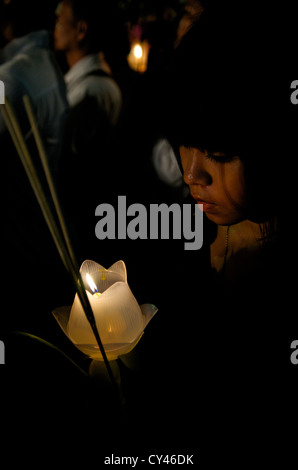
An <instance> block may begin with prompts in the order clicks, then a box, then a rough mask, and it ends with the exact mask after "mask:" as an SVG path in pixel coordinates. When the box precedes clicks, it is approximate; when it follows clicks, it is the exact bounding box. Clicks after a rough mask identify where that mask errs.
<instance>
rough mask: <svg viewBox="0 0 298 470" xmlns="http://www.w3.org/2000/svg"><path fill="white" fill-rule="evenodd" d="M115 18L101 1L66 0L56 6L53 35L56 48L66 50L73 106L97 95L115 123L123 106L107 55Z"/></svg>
mask: <svg viewBox="0 0 298 470" xmlns="http://www.w3.org/2000/svg"><path fill="white" fill-rule="evenodd" d="M101 3H102V2H101ZM112 21H113V17H112V16H111V13H110V9H109V8H108V7H106V6H102V5H100V6H99V4H98V2H94V1H93V2H92V1H90V0H89V1H84V0H64V1H63V2H61V3H60V4H59V5H58V7H57V21H56V28H55V33H54V36H55V48H56V50H58V51H63V52H64V53H65V57H66V60H67V63H68V66H69V71H68V72H67V73H66V75H65V82H66V86H67V98H68V101H69V104H70V106H71V107H74V106H76V105H77V104H79V103H80V102H82V101H83V100H84V99H85V98H86V97H89V96H92V97H96V98H97V101H98V105H99V106H100V107H101V109H102V110H103V111H104V112H105V114H106V116H107V118H108V120H109V122H110V123H111V124H112V125H114V124H115V123H116V122H117V120H118V118H119V114H120V110H121V92H120V89H119V87H118V85H117V83H116V82H115V81H114V79H113V77H112V72H111V69H110V66H109V65H108V63H107V61H106V60H105V57H104V48H105V44H106V43H107V41H109V40H111V38H109V34H108V31H109V27H110V23H111V22H112Z"/></svg>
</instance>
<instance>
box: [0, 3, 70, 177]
mask: <svg viewBox="0 0 298 470" xmlns="http://www.w3.org/2000/svg"><path fill="white" fill-rule="evenodd" d="M48 7H49V2H48V3H47V4H46V5H43V8H42V11H41V8H40V4H39V2H38V1H37V0H29V1H26V2H21V1H20V0H11V1H9V2H7V1H5V2H4V1H2V2H1V18H0V30H1V35H2V43H4V44H5V45H4V47H3V49H2V51H1V54H0V79H1V80H2V81H3V82H4V84H5V95H6V97H7V98H8V99H9V100H10V103H11V105H12V106H13V107H14V108H15V110H16V111H17V114H18V118H19V120H20V123H21V127H22V128H23V130H24V132H26V131H28V125H27V119H26V117H25V114H24V113H25V111H24V106H23V101H22V98H23V95H25V94H27V95H29V97H30V99H31V101H32V103H33V107H34V110H35V113H36V117H37V120H38V124H39V127H40V130H41V133H42V136H43V138H44V141H45V145H46V148H47V151H48V154H49V160H50V165H51V167H52V169H53V170H55V169H56V167H57V164H58V161H59V153H60V146H61V137H62V128H63V122H64V119H65V116H66V113H67V109H68V104H67V101H66V93H65V85H64V82H63V76H62V75H61V72H60V70H59V68H58V66H57V63H56V61H55V58H54V55H53V53H52V52H51V51H50V38H49V32H48V27H49V26H50V24H49V16H48V13H49V9H48ZM5 132H6V126H5V123H4V120H3V117H2V114H0V136H2V135H3V134H5Z"/></svg>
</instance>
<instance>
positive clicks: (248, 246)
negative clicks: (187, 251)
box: [210, 220, 263, 282]
mask: <svg viewBox="0 0 298 470" xmlns="http://www.w3.org/2000/svg"><path fill="white" fill-rule="evenodd" d="M262 246H263V241H262V230H261V227H260V225H259V224H257V223H255V222H251V221H250V220H244V221H242V222H239V223H238V224H235V225H230V226H223V225H218V226H217V236H216V238H215V240H214V242H213V243H212V245H211V250H210V257H211V266H212V268H213V269H215V271H217V272H218V273H224V275H225V278H226V279H227V281H228V282H230V281H231V282H233V280H237V278H238V277H239V275H241V274H244V273H245V272H247V271H250V270H251V269H253V268H254V266H257V265H258V264H259V262H260V251H261V248H262Z"/></svg>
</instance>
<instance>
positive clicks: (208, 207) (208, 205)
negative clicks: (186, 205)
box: [192, 194, 216, 212]
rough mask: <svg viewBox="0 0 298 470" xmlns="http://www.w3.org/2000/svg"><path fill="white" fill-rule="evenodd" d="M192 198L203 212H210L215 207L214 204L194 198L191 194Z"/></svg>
mask: <svg viewBox="0 0 298 470" xmlns="http://www.w3.org/2000/svg"><path fill="white" fill-rule="evenodd" d="M192 197H193V198H194V199H195V200H196V201H197V204H199V205H200V206H201V209H202V210H203V212H212V210H213V209H214V208H215V207H216V204H215V203H214V202H210V201H205V200H204V199H201V198H200V197H198V196H194V195H193V194H192ZM202 206H203V207H202Z"/></svg>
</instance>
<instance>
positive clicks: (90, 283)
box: [86, 273, 100, 295]
mask: <svg viewBox="0 0 298 470" xmlns="http://www.w3.org/2000/svg"><path fill="white" fill-rule="evenodd" d="M86 280H87V282H88V284H89V287H90V289H91V290H92V292H93V294H99V292H98V289H97V285H96V284H95V282H94V281H93V279H92V277H91V276H90V274H88V273H87V274H86ZM99 295H100V294H99Z"/></svg>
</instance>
